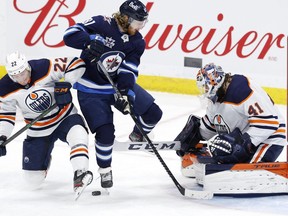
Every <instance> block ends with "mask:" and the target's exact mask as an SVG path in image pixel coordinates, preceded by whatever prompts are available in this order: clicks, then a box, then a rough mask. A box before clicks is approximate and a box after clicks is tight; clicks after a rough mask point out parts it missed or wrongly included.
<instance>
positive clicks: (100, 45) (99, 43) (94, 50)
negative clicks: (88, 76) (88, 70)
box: [85, 35, 105, 64]
mask: <svg viewBox="0 0 288 216" xmlns="http://www.w3.org/2000/svg"><path fill="white" fill-rule="evenodd" d="M104 48H105V46H104V38H103V37H101V36H99V35H97V36H96V37H95V39H94V40H91V42H90V44H89V45H88V47H87V48H86V50H85V54H86V57H87V59H88V60H89V61H90V62H91V63H92V64H97V62H98V61H99V59H100V57H101V55H102V54H103V53H104Z"/></svg>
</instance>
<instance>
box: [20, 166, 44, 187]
mask: <svg viewBox="0 0 288 216" xmlns="http://www.w3.org/2000/svg"><path fill="white" fill-rule="evenodd" d="M46 174H47V172H46V170H24V175H23V176H24V180H25V183H26V187H27V188H28V189H30V190H36V189H38V188H39V187H40V186H41V185H42V183H43V182H44V180H45V178H46Z"/></svg>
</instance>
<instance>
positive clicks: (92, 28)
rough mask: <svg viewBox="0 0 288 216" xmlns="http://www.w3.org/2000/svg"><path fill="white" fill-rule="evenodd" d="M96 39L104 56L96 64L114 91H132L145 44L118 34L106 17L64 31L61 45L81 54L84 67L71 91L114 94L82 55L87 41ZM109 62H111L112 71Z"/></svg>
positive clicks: (139, 39) (90, 20) (137, 38)
mask: <svg viewBox="0 0 288 216" xmlns="http://www.w3.org/2000/svg"><path fill="white" fill-rule="evenodd" d="M97 37H101V38H102V39H103V40H102V41H104V45H105V50H104V51H105V52H104V54H103V55H102V56H101V58H100V61H101V62H102V64H103V65H104V67H105V68H106V69H107V71H108V73H109V75H110V76H111V78H112V79H113V81H114V82H116V84H117V87H118V88H119V89H131V88H133V86H134V84H135V82H136V79H137V77H138V66H139V64H140V58H141V56H142V54H143V52H144V49H145V41H144V39H143V37H142V35H141V34H140V33H139V32H137V33H136V34H135V35H133V36H130V35H128V34H125V33H122V32H121V31H120V30H119V28H118V25H117V23H116V21H115V19H114V18H111V17H106V16H94V17H92V18H90V19H89V20H86V21H85V22H83V23H77V24H75V25H73V26H71V27H69V28H68V29H67V30H66V31H65V34H64V42H65V44H66V45H67V46H70V47H73V48H76V49H81V50H82V53H81V58H82V59H83V60H84V61H85V62H86V67H87V69H86V71H85V73H84V75H83V76H82V77H81V79H79V81H78V82H77V83H76V84H75V85H74V88H76V89H78V90H80V91H84V92H89V93H100V94H113V93H115V92H114V90H113V88H112V86H111V85H110V83H109V81H108V80H107V78H106V77H105V75H104V74H103V72H102V71H101V69H100V68H99V66H98V65H97V64H95V63H94V64H93V63H92V64H91V62H90V61H89V60H88V59H87V57H86V55H85V53H86V52H85V49H86V48H87V46H88V45H89V44H90V41H91V40H94V39H97ZM111 62H113V65H112V67H111Z"/></svg>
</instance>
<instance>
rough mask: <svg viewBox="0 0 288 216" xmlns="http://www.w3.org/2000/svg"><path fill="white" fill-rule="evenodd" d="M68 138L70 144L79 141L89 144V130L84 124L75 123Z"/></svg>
mask: <svg viewBox="0 0 288 216" xmlns="http://www.w3.org/2000/svg"><path fill="white" fill-rule="evenodd" d="M66 140H67V142H68V143H69V145H70V146H74V145H76V144H79V143H81V144H85V145H88V134H87V131H86V130H85V128H84V127H83V126H82V125H75V126H73V127H72V128H71V129H70V130H69V132H68V134H67V136H66Z"/></svg>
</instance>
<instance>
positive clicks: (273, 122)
mask: <svg viewBox="0 0 288 216" xmlns="http://www.w3.org/2000/svg"><path fill="white" fill-rule="evenodd" d="M248 121H249V123H261V124H275V125H279V122H278V121H269V120H248Z"/></svg>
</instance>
